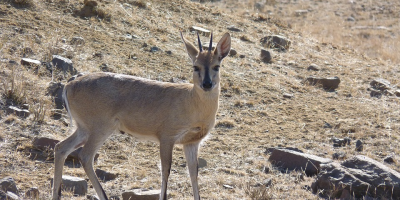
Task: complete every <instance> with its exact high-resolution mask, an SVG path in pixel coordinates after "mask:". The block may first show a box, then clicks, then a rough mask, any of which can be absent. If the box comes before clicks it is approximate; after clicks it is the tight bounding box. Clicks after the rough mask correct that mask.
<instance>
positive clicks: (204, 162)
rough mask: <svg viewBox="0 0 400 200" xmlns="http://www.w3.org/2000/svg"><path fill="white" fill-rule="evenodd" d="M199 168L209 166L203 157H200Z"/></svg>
mask: <svg viewBox="0 0 400 200" xmlns="http://www.w3.org/2000/svg"><path fill="white" fill-rule="evenodd" d="M198 162H199V164H198V168H203V167H207V161H206V160H205V159H203V158H198Z"/></svg>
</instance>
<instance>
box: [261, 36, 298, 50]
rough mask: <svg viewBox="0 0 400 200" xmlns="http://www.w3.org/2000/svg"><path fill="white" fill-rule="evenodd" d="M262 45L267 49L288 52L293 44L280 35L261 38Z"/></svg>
mask: <svg viewBox="0 0 400 200" xmlns="http://www.w3.org/2000/svg"><path fill="white" fill-rule="evenodd" d="M260 43H261V45H262V46H264V47H266V48H271V49H280V50H288V49H289V47H290V44H291V43H292V42H291V41H290V40H288V39H287V38H285V37H283V36H280V35H270V36H266V37H264V38H261V40H260Z"/></svg>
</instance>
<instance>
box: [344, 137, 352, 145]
mask: <svg viewBox="0 0 400 200" xmlns="http://www.w3.org/2000/svg"><path fill="white" fill-rule="evenodd" d="M343 140H344V141H345V142H346V144H347V145H350V143H351V139H350V138H349V137H345V138H343Z"/></svg>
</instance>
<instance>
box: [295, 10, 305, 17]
mask: <svg viewBox="0 0 400 200" xmlns="http://www.w3.org/2000/svg"><path fill="white" fill-rule="evenodd" d="M294 12H295V13H296V16H304V15H307V13H308V10H296V11H294Z"/></svg>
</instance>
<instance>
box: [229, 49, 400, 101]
mask: <svg viewBox="0 0 400 200" xmlns="http://www.w3.org/2000/svg"><path fill="white" fill-rule="evenodd" d="M229 55H230V56H236V55H237V51H236V50H235V49H232V48H231V51H229ZM399 95H400V90H399Z"/></svg>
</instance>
